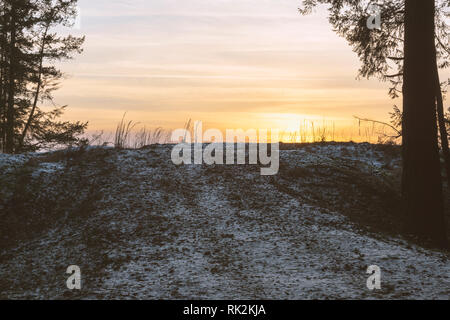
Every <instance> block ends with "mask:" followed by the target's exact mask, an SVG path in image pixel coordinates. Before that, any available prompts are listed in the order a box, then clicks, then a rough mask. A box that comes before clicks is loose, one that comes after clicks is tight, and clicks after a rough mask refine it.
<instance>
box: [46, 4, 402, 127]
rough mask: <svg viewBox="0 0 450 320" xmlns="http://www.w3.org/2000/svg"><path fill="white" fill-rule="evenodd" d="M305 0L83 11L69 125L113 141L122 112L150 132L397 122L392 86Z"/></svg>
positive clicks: (70, 79)
mask: <svg viewBox="0 0 450 320" xmlns="http://www.w3.org/2000/svg"><path fill="white" fill-rule="evenodd" d="M299 5H300V0H188V1H179V0H151V1H148V0H146V1H144V0H129V1H128V0H96V1H90V0H80V1H79V8H80V12H81V14H80V20H79V29H74V30H71V32H72V33H73V34H76V35H80V34H83V35H85V36H86V43H85V45H84V53H83V54H82V55H80V56H77V57H76V59H75V60H73V61H70V62H66V63H64V64H63V65H61V67H62V70H63V71H64V72H65V73H66V74H67V79H66V80H65V81H64V83H63V85H62V87H61V89H60V90H59V91H58V92H57V93H56V100H55V101H56V102H57V103H59V104H64V105H66V104H67V105H69V107H68V109H67V113H66V115H65V118H66V119H69V120H83V121H89V123H90V126H89V129H90V130H105V131H109V130H111V131H112V130H114V128H115V126H116V125H117V122H118V121H120V119H121V117H122V115H123V114H124V112H127V119H129V120H134V121H136V122H139V123H140V124H141V125H145V126H146V127H149V128H152V127H160V126H161V127H164V128H173V129H174V128H179V127H183V125H184V123H185V122H186V121H187V120H188V119H192V120H193V121H195V120H201V121H203V123H204V126H205V127H209V128H219V129H225V128H243V129H248V128H278V129H280V130H288V131H289V130H295V128H297V127H298V125H299V124H300V123H301V122H302V121H304V120H305V119H306V120H308V119H309V120H310V119H314V120H317V121H324V120H325V119H326V121H333V122H335V123H336V125H337V126H343V125H352V124H354V119H353V116H354V115H357V116H361V117H367V118H373V119H378V120H389V114H388V113H389V112H390V111H391V110H392V106H393V104H394V103H397V104H398V103H401V102H399V101H393V100H391V99H390V98H389V97H388V96H387V90H388V85H387V84H386V83H380V82H379V81H377V80H370V81H369V80H365V79H363V80H357V79H356V77H357V70H358V67H359V65H360V63H359V60H358V58H357V56H356V54H355V53H353V52H352V50H351V48H350V47H349V46H348V44H347V43H346V41H345V40H344V39H342V38H340V37H339V36H337V35H336V34H335V33H334V32H333V31H332V30H331V29H332V28H331V25H330V24H329V23H328V20H327V16H326V11H325V9H324V8H320V9H318V10H317V11H316V12H314V13H313V14H311V15H309V16H302V15H300V14H299V12H298V10H297V9H298V7H299Z"/></svg>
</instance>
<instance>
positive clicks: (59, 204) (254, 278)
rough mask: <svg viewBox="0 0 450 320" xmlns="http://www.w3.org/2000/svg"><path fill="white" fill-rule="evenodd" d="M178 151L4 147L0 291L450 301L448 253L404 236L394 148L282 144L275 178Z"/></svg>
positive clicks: (48, 295) (36, 295)
mask: <svg viewBox="0 0 450 320" xmlns="http://www.w3.org/2000/svg"><path fill="white" fill-rule="evenodd" d="M170 153H171V146H167V145H165V146H151V147H146V148H143V149H141V150H116V149H112V148H88V149H87V150H73V151H58V152H52V153H47V154H30V155H20V156H8V155H0V173H1V180H0V182H1V186H0V196H1V200H0V218H1V219H2V222H1V226H0V232H1V234H0V241H1V243H2V247H1V251H0V298H12V299H15V298H33V299H71V298H74V299H79V298H83V299H94V298H99V299H110V298H124V299H160V298H162V299H190V298H196V299H197V298H198V299H325V298H328V299H347V298H349V299H353V298H356V299H357V298H362V299H373V298H395V299H405V298H407V299H410V298H413V299H415V298H425V299H448V298H449V297H450V280H449V275H450V262H449V258H450V255H449V253H446V252H441V251H438V250H432V249H427V248H426V247H424V246H420V245H418V244H416V242H414V241H411V240H410V239H409V240H408V239H406V238H403V237H402V236H400V235H398V233H399V231H400V221H401V217H400V216H399V214H398V212H399V209H398V208H399V196H398V194H397V192H396V190H398V189H399V188H398V179H399V172H400V160H399V150H398V148H397V147H394V146H374V145H369V144H353V143H347V144H342V143H340V144H311V145H302V146H286V145H283V146H282V151H281V155H280V157H281V162H280V172H279V174H278V175H276V176H261V175H260V171H259V166H252V165H228V166H225V165H224V166H221V165H215V166H207V165H188V166H184V165H181V166H176V165H174V164H173V163H172V162H171V161H170ZM70 265H78V266H79V267H80V268H81V276H82V290H80V291H76V290H75V291H70V290H68V289H67V288H66V279H67V278H68V276H69V275H67V274H66V273H65V272H66V269H67V267H68V266H70ZM370 265H378V266H379V267H380V268H381V286H382V289H381V290H375V291H370V290H368V289H367V287H366V281H367V278H368V276H369V275H368V274H366V271H367V267H368V266H370Z"/></svg>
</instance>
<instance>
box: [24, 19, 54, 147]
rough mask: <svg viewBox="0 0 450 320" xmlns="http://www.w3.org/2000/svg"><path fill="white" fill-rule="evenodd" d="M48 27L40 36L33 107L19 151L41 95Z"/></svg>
mask: <svg viewBox="0 0 450 320" xmlns="http://www.w3.org/2000/svg"><path fill="white" fill-rule="evenodd" d="M48 29H49V26H47V27H46V29H45V31H44V34H43V36H42V43H41V49H40V50H39V69H38V76H37V79H38V80H37V84H36V91H35V93H34V101H33V106H32V108H31V111H30V114H29V116H28V120H27V123H26V124H25V128H24V129H23V131H22V134H21V136H20V141H19V143H18V148H19V150H21V149H22V146H23V142H24V140H25V137H26V135H27V132H28V129H29V128H30V125H31V122H32V121H33V117H34V113H35V111H36V107H37V103H38V101H39V95H40V93H41V86H42V68H43V64H44V51H45V41H46V38H47V32H48Z"/></svg>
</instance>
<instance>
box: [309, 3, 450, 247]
mask: <svg viewBox="0 0 450 320" xmlns="http://www.w3.org/2000/svg"><path fill="white" fill-rule="evenodd" d="M371 3H372V2H371V1H365V0H361V1H359V0H304V1H303V4H302V7H301V8H300V12H301V13H302V14H308V13H310V12H311V11H312V10H313V8H314V7H316V6H317V5H319V4H327V5H329V21H330V23H331V25H332V26H333V30H334V31H335V32H337V33H338V34H339V35H341V36H342V37H344V38H345V39H346V40H347V41H348V42H349V44H350V45H351V46H352V48H353V51H354V52H356V54H357V55H358V57H359V58H360V60H361V62H362V64H361V68H360V69H359V76H360V77H365V78H370V77H378V78H379V79H381V80H383V81H388V82H389V83H390V89H389V95H390V96H391V97H392V98H396V97H398V96H400V95H402V96H403V115H402V119H401V122H402V138H403V151H402V154H403V175H402V194H403V199H404V208H405V213H406V215H407V220H406V221H407V223H406V226H407V228H408V230H409V231H410V232H413V233H415V234H417V235H420V236H424V237H427V238H429V239H432V241H433V242H434V244H435V245H438V246H442V247H445V246H447V245H448V243H447V235H446V230H447V225H446V223H445V219H444V205H443V191H442V178H441V173H440V172H441V170H440V160H439V144H438V135H437V122H438V121H437V117H438V118H439V124H440V129H441V130H440V135H441V145H442V148H443V152H444V157H445V159H446V167H447V176H450V156H449V152H448V138H447V132H446V130H445V119H444V112H443V103H442V92H441V86H440V80H439V74H438V68H446V67H448V66H449V61H450V50H449V48H448V42H447V39H448V37H449V34H448V32H449V28H448V26H447V25H446V23H445V19H446V18H448V17H449V14H448V12H446V9H448V7H449V5H450V1H448V0H440V1H434V0H421V1H417V0H384V1H378V2H377V6H378V8H379V13H380V16H381V21H382V25H381V28H380V29H369V28H368V27H367V20H368V18H369V16H370V15H371V12H370V9H371Z"/></svg>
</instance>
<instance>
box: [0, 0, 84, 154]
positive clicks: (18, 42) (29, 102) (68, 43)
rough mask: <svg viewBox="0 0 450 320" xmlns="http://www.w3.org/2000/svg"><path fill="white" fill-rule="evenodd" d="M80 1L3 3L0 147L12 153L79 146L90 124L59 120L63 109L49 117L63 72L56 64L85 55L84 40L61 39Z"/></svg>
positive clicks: (0, 22)
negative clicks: (45, 107) (60, 30)
mask: <svg viewBox="0 0 450 320" xmlns="http://www.w3.org/2000/svg"><path fill="white" fill-rule="evenodd" d="M76 4H77V0H4V1H1V2H0V115H1V117H0V142H1V146H2V149H3V151H5V152H8V153H13V152H22V151H28V150H36V149H39V148H42V147H50V146H53V145H57V144H68V143H75V142H77V141H79V138H77V136H78V135H79V134H81V133H82V132H83V131H84V129H85V128H86V126H87V124H86V123H80V122H76V123H71V122H61V121H58V117H59V116H61V114H62V112H63V111H64V109H65V107H55V108H54V109H53V110H51V111H49V112H44V111H43V110H41V109H40V108H39V104H40V103H42V102H44V101H50V102H51V103H53V98H52V93H53V91H54V90H56V89H57V88H58V85H59V82H60V80H61V79H62V77H63V73H62V72H61V71H60V70H59V69H58V68H56V66H55V63H56V62H58V61H62V60H67V59H71V58H72V56H73V55H74V54H77V53H81V52H82V49H81V46H82V44H83V42H84V37H73V36H71V35H69V36H60V35H58V33H57V32H55V27H57V26H61V25H63V26H70V25H71V24H72V23H73V21H74V18H75V17H76Z"/></svg>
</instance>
